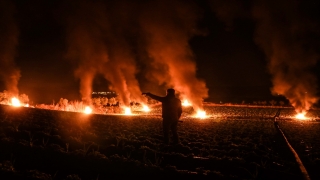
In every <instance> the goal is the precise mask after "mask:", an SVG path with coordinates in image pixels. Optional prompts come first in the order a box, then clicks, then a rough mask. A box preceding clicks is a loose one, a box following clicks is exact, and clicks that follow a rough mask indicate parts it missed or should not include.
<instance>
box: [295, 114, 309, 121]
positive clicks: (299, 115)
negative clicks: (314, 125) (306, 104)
mask: <svg viewBox="0 0 320 180" xmlns="http://www.w3.org/2000/svg"><path fill="white" fill-rule="evenodd" d="M296 118H297V119H299V120H304V119H308V118H307V117H306V116H305V113H298V114H297V115H296Z"/></svg>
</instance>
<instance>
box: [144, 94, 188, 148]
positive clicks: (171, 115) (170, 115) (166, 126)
mask: <svg viewBox="0 0 320 180" xmlns="http://www.w3.org/2000/svg"><path fill="white" fill-rule="evenodd" d="M142 95H146V96H149V97H150V98H152V99H155V100H157V101H160V102H161V103H162V118H163V122H162V123H163V136H164V142H165V143H166V144H169V132H170V130H171V132H172V134H173V142H174V143H175V144H178V143H179V137H178V132H177V130H178V121H179V119H180V117H181V114H182V107H181V101H180V99H178V98H176V96H175V90H174V89H168V90H167V95H166V96H164V97H160V96H157V95H154V94H151V93H149V92H148V93H142Z"/></svg>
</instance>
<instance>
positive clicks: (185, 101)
mask: <svg viewBox="0 0 320 180" xmlns="http://www.w3.org/2000/svg"><path fill="white" fill-rule="evenodd" d="M182 106H191V104H190V103H189V101H188V100H186V99H185V100H184V101H183V102H182Z"/></svg>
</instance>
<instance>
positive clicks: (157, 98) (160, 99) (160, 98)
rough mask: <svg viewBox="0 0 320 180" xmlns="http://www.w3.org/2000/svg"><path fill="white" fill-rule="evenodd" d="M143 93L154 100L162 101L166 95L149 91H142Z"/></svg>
mask: <svg viewBox="0 0 320 180" xmlns="http://www.w3.org/2000/svg"><path fill="white" fill-rule="evenodd" d="M142 95H146V96H149V97H150V98H152V99H154V100H157V101H160V102H162V101H163V98H164V97H161V96H157V95H154V94H151V93H149V92H147V93H142Z"/></svg>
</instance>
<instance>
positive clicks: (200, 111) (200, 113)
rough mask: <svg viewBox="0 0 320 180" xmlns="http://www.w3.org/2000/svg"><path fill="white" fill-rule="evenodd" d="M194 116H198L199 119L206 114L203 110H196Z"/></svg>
mask: <svg viewBox="0 0 320 180" xmlns="http://www.w3.org/2000/svg"><path fill="white" fill-rule="evenodd" d="M196 117H197V118H200V119H204V118H206V117H207V115H206V112H205V111H203V110H198V112H197V114H196Z"/></svg>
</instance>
